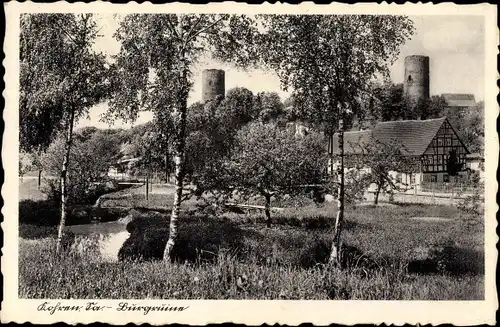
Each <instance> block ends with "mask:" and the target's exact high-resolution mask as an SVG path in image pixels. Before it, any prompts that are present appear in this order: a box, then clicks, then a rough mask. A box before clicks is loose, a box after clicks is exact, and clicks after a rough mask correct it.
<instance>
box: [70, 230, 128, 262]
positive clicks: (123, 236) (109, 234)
mask: <svg viewBox="0 0 500 327" xmlns="http://www.w3.org/2000/svg"><path fill="white" fill-rule="evenodd" d="M126 226H127V224H126V223H124V222H122V221H112V222H104V223H93V224H85V225H72V226H67V230H68V231H71V232H73V233H74V234H75V235H76V236H77V237H78V236H89V239H92V240H96V242H99V244H98V246H99V252H100V255H101V259H102V261H106V262H116V261H118V252H119V251H120V248H121V247H122V245H123V243H124V242H125V241H126V240H127V239H128V237H129V236H130V233H129V232H128V231H127V230H126Z"/></svg>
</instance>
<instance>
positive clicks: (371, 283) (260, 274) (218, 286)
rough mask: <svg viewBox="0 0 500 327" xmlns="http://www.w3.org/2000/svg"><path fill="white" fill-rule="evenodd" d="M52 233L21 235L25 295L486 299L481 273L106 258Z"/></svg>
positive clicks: (226, 258)
mask: <svg viewBox="0 0 500 327" xmlns="http://www.w3.org/2000/svg"><path fill="white" fill-rule="evenodd" d="M53 246H54V242H53V240H48V239H46V240H43V241H38V243H36V244H34V243H33V242H27V241H22V242H21V244H20V247H21V251H20V253H21V256H20V279H19V296H20V297H22V298H65V299H70V298H79V299H81V298H82V299H83V298H85V299H87V298H88V299H90V298H105V299H118V298H130V299H318V300H324V299H342V300H346V299H353V300H354V299H357V300H423V299H426V300H439V299H446V300H462V299H469V300H473V299H481V298H483V282H482V277H480V276H471V275H466V276H461V277H455V276H446V275H430V276H423V275H409V274H407V273H406V272H405V271H404V270H403V269H401V268H390V269H388V268H381V269H378V270H372V271H370V272H368V273H367V272H366V271H364V270H363V269H356V268H354V269H346V270H337V269H332V268H329V267H327V266H316V267H313V268H310V269H302V268H299V267H294V266H291V265H278V264H273V263H270V264H267V265H258V264H255V263H252V262H240V261H238V260H237V259H236V258H234V257H232V256H231V255H230V254H227V253H220V254H219V255H218V257H217V260H216V262H215V263H212V264H208V263H200V264H176V263H172V264H165V263H164V262H161V261H153V262H133V263H131V262H119V263H103V262H99V260H95V257H93V256H92V255H90V254H88V253H87V254H85V255H79V254H78V253H76V254H75V253H74V254H71V255H66V256H65V257H64V258H63V259H56V258H54V257H53V256H52V255H51V251H50V250H51V248H52V247H53Z"/></svg>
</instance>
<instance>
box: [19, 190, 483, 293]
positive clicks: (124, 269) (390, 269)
mask: <svg viewBox="0 0 500 327" xmlns="http://www.w3.org/2000/svg"><path fill="white" fill-rule="evenodd" d="M142 191H144V189H143V188H142ZM142 191H141V188H137V189H127V190H122V191H120V192H118V194H117V195H116V196H112V197H113V198H114V199H110V200H106V204H105V205H106V206H123V207H129V208H133V209H130V210H129V211H127V212H121V213H120V214H117V215H118V216H120V215H121V218H123V217H124V216H126V219H125V221H124V223H127V224H126V229H127V231H128V232H129V233H130V237H129V238H128V239H127V240H126V241H125V243H124V244H123V246H122V247H121V249H120V251H119V253H118V256H119V258H120V260H119V261H118V262H104V261H103V260H101V258H100V255H99V251H98V249H97V247H96V245H95V244H96V243H95V242H94V241H93V239H92V236H81V235H77V236H74V235H71V233H69V235H68V237H67V239H66V240H65V244H66V246H67V250H66V253H65V255H64V256H63V257H62V258H55V257H54V256H53V253H54V252H53V249H54V246H55V238H54V237H55V232H56V229H55V227H54V226H52V225H50V224H46V226H40V225H41V224H36V222H35V223H34V222H33V221H34V220H35V218H30V219H28V218H26V217H24V218H23V217H20V220H21V221H25V222H26V221H28V222H30V223H21V226H20V237H21V239H20V247H19V296H20V297H22V298H88V299H90V298H94V299H95V298H102V299H117V298H129V299H145V298H148V299H153V298H154V299H171V298H175V299H353V300H438V299H440V300H480V299H483V297H484V244H483V234H484V231H483V227H482V224H468V223H467V221H470V220H471V217H469V216H468V214H465V213H463V212H460V211H459V210H458V209H456V208H454V207H449V206H439V205H409V204H390V205H389V204H387V205H381V206H379V207H372V206H357V207H353V206H351V207H348V208H347V211H346V222H345V224H344V234H343V236H344V256H343V261H342V269H338V268H334V267H331V266H329V265H328V264H327V260H328V256H329V251H330V245H331V241H332V234H333V230H332V228H333V220H334V217H335V210H336V208H335V205H334V204H330V203H325V204H322V205H316V204H314V203H312V202H309V203H308V201H307V200H305V201H303V202H302V203H301V206H292V205H289V206H288V207H285V209H284V210H282V211H280V212H276V213H273V216H272V219H273V226H272V227H271V228H266V227H265V218H264V215H263V213H260V212H252V213H235V212H225V213H222V214H220V213H218V214H214V213H210V212H208V211H200V210H196V201H195V200H190V201H188V202H187V203H185V204H183V208H184V210H183V213H182V215H181V218H180V229H179V237H178V242H177V244H176V247H175V248H174V255H173V258H172V262H167V263H166V262H163V261H161V260H158V259H160V258H161V257H162V254H163V248H164V246H165V243H166V240H167V238H168V217H169V212H168V209H169V208H168V207H165V204H170V203H171V197H172V194H171V192H169V191H168V190H167V191H165V192H162V191H157V192H156V193H153V194H151V195H150V197H149V201H146V200H145V199H144V194H143V192H142ZM125 194H128V195H125ZM124 195H125V196H124ZM285 204H286V203H281V205H283V206H285ZM21 211H22V210H21ZM22 212H24V213H25V214H30V213H29V211H27V210H25V211H22ZM412 217H442V218H451V219H449V220H443V221H425V220H418V219H412ZM76 249H79V250H76Z"/></svg>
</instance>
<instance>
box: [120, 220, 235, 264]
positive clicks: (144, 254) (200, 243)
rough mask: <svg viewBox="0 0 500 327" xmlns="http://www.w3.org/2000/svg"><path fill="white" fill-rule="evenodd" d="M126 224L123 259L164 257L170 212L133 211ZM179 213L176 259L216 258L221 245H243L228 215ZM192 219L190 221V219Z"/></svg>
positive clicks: (197, 259) (232, 246)
mask: <svg viewBox="0 0 500 327" xmlns="http://www.w3.org/2000/svg"><path fill="white" fill-rule="evenodd" d="M133 215H135V217H133V218H132V221H130V222H129V223H128V224H127V231H128V232H129V233H130V237H129V238H128V239H127V241H125V243H124V244H123V246H122V248H121V249H120V251H119V254H118V257H119V259H120V260H131V259H132V260H134V259H142V260H151V259H162V258H163V250H164V249H165V245H166V243H167V240H168V218H167V215H165V214H161V213H159V212H154V211H146V212H139V211H135V213H133ZM200 218H201V217H196V216H191V217H186V216H182V215H181V217H180V220H182V221H183V222H184V224H182V225H181V226H179V235H178V239H177V242H176V244H175V246H174V249H173V254H172V257H171V260H173V261H180V262H184V261H191V262H195V261H199V260H202V261H203V260H209V261H211V260H213V259H214V258H215V257H216V255H217V253H218V252H219V250H220V249H221V248H231V249H237V248H241V237H242V235H241V230H240V229H239V228H238V227H237V226H236V225H235V224H234V223H232V222H230V221H229V220H227V219H216V218H209V217H203V219H200ZM187 222H189V223H187Z"/></svg>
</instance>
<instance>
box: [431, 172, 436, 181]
mask: <svg viewBox="0 0 500 327" xmlns="http://www.w3.org/2000/svg"><path fill="white" fill-rule="evenodd" d="M436 182H437V175H436V174H432V175H431V183H436Z"/></svg>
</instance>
